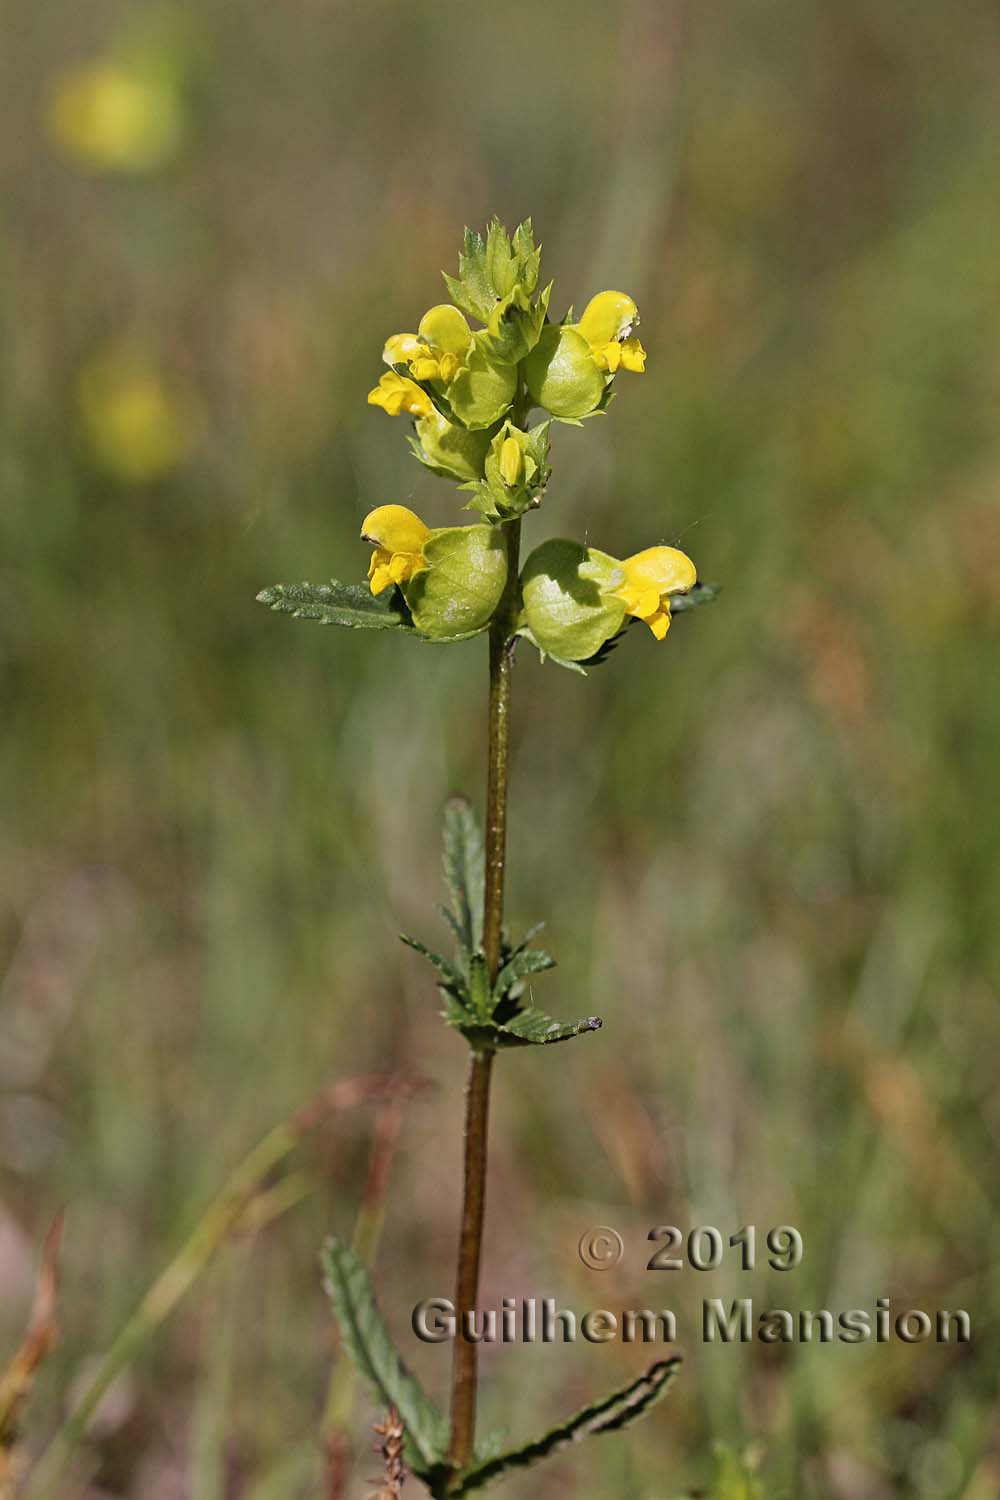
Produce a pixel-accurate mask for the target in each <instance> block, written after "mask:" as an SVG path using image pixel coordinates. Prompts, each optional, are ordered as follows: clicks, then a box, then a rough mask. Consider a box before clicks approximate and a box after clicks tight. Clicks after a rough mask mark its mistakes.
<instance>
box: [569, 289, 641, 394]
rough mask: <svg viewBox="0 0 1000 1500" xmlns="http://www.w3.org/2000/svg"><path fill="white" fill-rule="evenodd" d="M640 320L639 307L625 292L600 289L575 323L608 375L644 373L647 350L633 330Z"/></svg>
mask: <svg viewBox="0 0 1000 1500" xmlns="http://www.w3.org/2000/svg"><path fill="white" fill-rule="evenodd" d="M638 322H639V309H638V308H637V307H636V305H635V303H634V302H633V300H632V298H631V297H629V296H628V295H627V294H626V293H625V292H598V294H597V296H596V297H592V298H591V299H590V301H589V302H588V303H587V306H586V307H585V308H584V311H583V317H582V318H581V319H580V321H579V323H578V324H577V325H576V326H577V329H578V331H579V332H580V334H581V335H582V336H583V338H585V339H586V340H587V343H588V344H589V345H590V352H591V354H592V355H593V357H594V361H595V363H596V365H597V368H598V369H599V370H603V371H605V372H606V373H607V374H609V375H615V374H617V372H618V371H619V370H631V371H632V372H633V373H634V374H636V375H641V374H642V372H643V370H644V369H645V368H646V351H645V349H644V348H643V347H642V345H641V344H640V342H639V340H638V339H637V338H635V337H634V335H633V332H632V330H633V329H634V328H635V327H636V325H637V324H638Z"/></svg>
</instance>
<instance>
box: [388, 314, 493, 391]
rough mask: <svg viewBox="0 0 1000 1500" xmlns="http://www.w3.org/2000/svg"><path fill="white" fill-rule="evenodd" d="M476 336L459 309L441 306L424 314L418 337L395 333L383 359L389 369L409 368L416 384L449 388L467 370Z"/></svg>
mask: <svg viewBox="0 0 1000 1500" xmlns="http://www.w3.org/2000/svg"><path fill="white" fill-rule="evenodd" d="M471 342H472V333H471V331H470V329H469V325H468V323H467V322H466V321H465V319H464V317H463V316H462V314H461V313H460V312H459V310H458V308H457V307H452V306H451V304H450V303H449V302H441V303H439V304H438V306H437V307H432V308H431V309H430V311H429V312H426V313H424V316H423V317H422V318H421V320H420V327H419V328H418V329H417V331H416V333H394V334H393V335H392V337H391V338H390V339H387V340H386V343H385V347H384V349H383V350H382V358H383V360H384V361H385V363H386V364H387V365H406V366H407V368H408V369H409V371H410V374H411V375H412V376H413V378H414V380H440V381H441V382H442V384H444V385H448V384H449V383H450V382H451V381H452V380H454V378H455V376H456V375H457V374H458V372H459V370H461V369H463V368H464V366H465V362H466V358H467V356H468V353H469V346H470V344H471Z"/></svg>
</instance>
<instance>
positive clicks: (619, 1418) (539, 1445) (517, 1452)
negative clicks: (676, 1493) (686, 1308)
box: [453, 1359, 680, 1497]
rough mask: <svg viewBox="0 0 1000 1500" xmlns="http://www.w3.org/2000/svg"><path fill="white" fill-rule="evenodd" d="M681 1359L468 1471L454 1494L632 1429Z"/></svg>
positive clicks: (666, 1361)
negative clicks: (602, 1436)
mask: <svg viewBox="0 0 1000 1500" xmlns="http://www.w3.org/2000/svg"><path fill="white" fill-rule="evenodd" d="M679 1365H680V1360H679V1359H664V1360H660V1361H658V1362H657V1363H656V1364H655V1365H652V1366H651V1367H650V1368H649V1369H648V1370H647V1371H646V1373H645V1374H644V1375H640V1376H639V1379H638V1380H633V1381H631V1382H630V1383H629V1384H628V1385H626V1386H623V1387H622V1388H621V1389H620V1390H617V1391H613V1392H612V1394H611V1395H610V1396H605V1397H603V1399H601V1400H600V1401H594V1402H592V1403H591V1405H590V1406H585V1407H584V1408H583V1410H582V1411H578V1412H577V1413H576V1414H575V1415H574V1416H572V1417H570V1418H569V1420H568V1421H566V1422H562V1423H560V1424H559V1426H557V1427H553V1428H552V1429H551V1430H550V1431H549V1432H547V1433H545V1434H544V1436H543V1437H540V1438H536V1439H535V1441H534V1442H532V1443H526V1444H525V1445H524V1447H523V1448H513V1449H511V1450H510V1451H509V1452H507V1453H502V1454H500V1455H499V1457H497V1458H491V1459H488V1460H487V1461H486V1462H485V1463H481V1464H477V1465H475V1467H473V1468H471V1469H467V1470H466V1471H465V1473H464V1474H463V1475H462V1477H461V1479H460V1481H459V1483H458V1485H457V1486H456V1487H455V1489H454V1491H453V1493H454V1495H455V1496H456V1497H460V1496H464V1495H471V1494H473V1493H474V1492H475V1491H476V1490H480V1489H482V1488H483V1487H484V1485H487V1484H490V1483H492V1481H493V1480H494V1479H499V1478H500V1476H501V1475H503V1474H509V1473H511V1472H512V1471H513V1470H516V1469H527V1468H530V1467H531V1465H532V1464H536V1463H538V1461H539V1460H540V1459H543V1458H548V1456H549V1455H550V1454H551V1453H556V1452H558V1451H559V1449H560V1448H565V1447H566V1446H567V1445H568V1444H569V1443H574V1442H579V1441H580V1440H581V1439H582V1438H586V1437H593V1436H596V1435H597V1434H599V1433H602V1432H619V1431H620V1430H621V1429H622V1428H623V1427H628V1426H629V1425H630V1424H631V1423H632V1422H636V1421H638V1420H639V1418H640V1417H642V1416H644V1415H645V1413H646V1412H647V1411H648V1410H649V1409H650V1407H651V1406H653V1405H654V1403H655V1402H657V1401H658V1400H660V1398H661V1397H662V1396H663V1395H665V1393H666V1391H667V1388H668V1387H669V1385H670V1383H671V1381H672V1380H673V1377H674V1375H675V1374H676V1373H677V1369H678V1367H679Z"/></svg>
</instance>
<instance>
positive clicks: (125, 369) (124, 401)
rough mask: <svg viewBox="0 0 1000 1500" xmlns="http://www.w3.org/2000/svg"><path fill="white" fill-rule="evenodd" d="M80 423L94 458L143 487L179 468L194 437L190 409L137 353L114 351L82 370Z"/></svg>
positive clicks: (111, 472) (146, 360)
mask: <svg viewBox="0 0 1000 1500" xmlns="http://www.w3.org/2000/svg"><path fill="white" fill-rule="evenodd" d="M78 403H79V412H80V418H81V422H82V425H83V430H84V432H85V434H86V437H87V441H88V443H89V445H90V448H91V451H92V453H93V455H94V458H95V459H96V460H97V462H98V463H99V464H100V465H101V467H102V468H104V469H106V470H107V471H108V473H110V474H113V475H114V476H115V478H117V479H121V480H123V481H124V482H125V483H127V484H144V483H146V482H147V481H149V480H152V479H159V478H161V477H162V476H163V475H164V474H167V473H169V472H170V471H171V470H173V469H175V468H177V466H178V465H179V464H181V463H182V462H183V461H184V459H185V458H186V457H187V455H188V453H189V452H190V449H191V443H192V438H193V430H192V428H193V423H192V419H191V413H190V409H189V406H188V404H187V403H186V402H185V401H183V400H182V399H181V398H180V397H179V396H178V394H177V393H176V392H174V391H173V390H172V389H171V388H170V387H169V386H168V384H167V383H166V381H165V380H164V379H163V377H162V375H161V374H160V372H159V371H158V370H157V369H156V367H155V365H154V364H153V363H152V361H151V360H150V359H149V358H148V357H147V356H146V355H144V354H142V353H141V352H139V351H137V350H135V349H130V348H126V347H123V346H116V347H114V348H111V349H107V350H104V351H102V352H101V353H100V354H98V355H97V356H95V358H94V359H92V360H91V361H90V362H89V363H88V364H87V365H86V366H85V367H84V369H83V371H82V373H81V375H80V380H79V387H78Z"/></svg>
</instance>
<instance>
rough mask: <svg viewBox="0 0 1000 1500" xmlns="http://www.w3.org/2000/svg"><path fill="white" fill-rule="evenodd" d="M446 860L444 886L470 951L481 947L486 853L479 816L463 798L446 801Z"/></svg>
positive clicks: (444, 848)
mask: <svg viewBox="0 0 1000 1500" xmlns="http://www.w3.org/2000/svg"><path fill="white" fill-rule="evenodd" d="M442 852H443V856H444V858H443V863H444V879H445V885H446V886H447V887H448V894H449V896H450V897H451V899H452V910H453V912H454V915H455V920H456V922H457V924H458V929H459V931H460V933H461V942H462V944H463V945H464V947H465V950H466V952H467V953H468V954H473V953H475V952H476V950H477V949H479V948H481V947H482V942H483V900H484V895H485V889H486V856H485V853H484V851H483V836H482V833H481V832H480V829H479V824H478V822H477V821H476V815H475V813H474V812H473V811H472V808H471V806H470V805H469V803H468V802H467V801H466V799H465V798H464V797H452V798H450V799H449V800H448V802H446V803H445V809H444V844H443V851H442Z"/></svg>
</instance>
